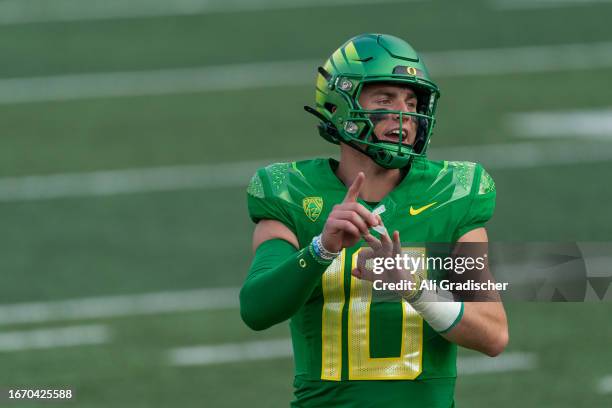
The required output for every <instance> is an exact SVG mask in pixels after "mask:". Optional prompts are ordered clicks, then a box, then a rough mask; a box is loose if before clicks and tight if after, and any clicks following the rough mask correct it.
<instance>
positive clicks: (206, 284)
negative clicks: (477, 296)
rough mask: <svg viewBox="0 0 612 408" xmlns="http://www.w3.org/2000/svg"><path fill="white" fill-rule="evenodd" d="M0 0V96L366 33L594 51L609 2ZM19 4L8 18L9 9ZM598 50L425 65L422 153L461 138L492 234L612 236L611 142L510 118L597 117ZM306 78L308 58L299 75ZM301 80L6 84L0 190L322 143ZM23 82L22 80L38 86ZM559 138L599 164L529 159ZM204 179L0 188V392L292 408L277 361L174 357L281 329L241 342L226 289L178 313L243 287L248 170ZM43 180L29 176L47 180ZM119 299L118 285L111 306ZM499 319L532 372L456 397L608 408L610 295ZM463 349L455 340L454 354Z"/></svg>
mask: <svg viewBox="0 0 612 408" xmlns="http://www.w3.org/2000/svg"><path fill="white" fill-rule="evenodd" d="M22 1H23V3H32V4H35V5H36V4H38V7H42V6H41V4H42V3H40V2H38V3H36V2H34V1H33V0H22ZM10 2H11V3H12V4H16V2H15V1H12V0H11V1H10ZM83 2H84V3H89V2H91V3H92V4H94V2H93V1H92V0H81V3H83ZM3 3H9V1H8V0H0V93H2V92H5V91H6V90H7V89H9V88H8V86H9V85H8V84H9V82H10V81H9V80H10V79H19V78H21V79H24V78H33V77H38V78H42V79H43V80H44V78H47V77H49V76H56V75H68V76H72V75H75V74H85V73H112V72H127V71H151V70H168V69H173V68H198V69H199V68H203V67H209V66H223V65H227V64H247V63H252V62H267V61H273V62H283V61H294V60H305V61H310V60H313V61H316V60H320V61H323V60H324V59H325V58H326V57H327V56H328V54H329V53H330V52H331V51H333V50H334V49H335V48H336V47H337V46H338V45H339V44H340V43H342V42H343V41H344V40H346V39H347V38H349V37H350V36H352V35H355V34H358V33H360V32H367V31H372V32H387V33H390V34H394V35H397V36H400V37H403V38H406V39H407V40H408V41H410V42H411V43H412V44H413V45H414V46H415V47H416V48H417V49H419V50H422V51H424V52H425V53H426V55H427V53H430V54H431V55H438V56H439V55H441V54H440V53H445V52H446V51H456V50H472V49H476V50H480V49H489V50H490V51H491V53H490V54H487V55H498V56H499V55H501V56H503V54H504V52H503V51H500V49H503V48H514V47H526V46H536V45H538V46H552V47H553V48H554V47H555V46H557V47H558V46H563V45H565V44H586V45H589V44H591V45H592V44H598V43H601V44H607V43H608V42H612V28H611V26H610V24H609V16H610V15H612V4H610V3H606V2H604V3H601V4H586V5H574V6H572V5H570V6H565V7H558V6H554V5H552V6H550V7H543V8H535V9H520V8H519V9H511V10H507V9H501V8H498V7H497V6H496V4H498V3H499V1H497V2H496V1H493V0H492V1H485V0H483V1H461V2H459V1H450V0H447V1H438V0H430V1H426V0H422V1H407V2H401V1H396V2H391V1H387V2H385V1H373V2H371V3H370V4H369V5H356V4H348V3H350V2H345V3H346V4H344V5H336V6H328V7H318V6H312V7H301V8H288V9H278V8H277V9H274V8H273V9H267V8H266V7H267V6H266V5H267V4H279V3H280V2H278V1H276V2H274V1H269V2H266V1H261V2H257V4H260V7H255V6H253V4H251V3H249V1H248V0H243V1H237V0H236V1H234V2H233V3H236V4H246V3H249V4H251V7H252V8H253V7H255V9H254V10H251V11H240V10H238V11H222V12H215V13H210V14H207V13H196V14H192V15H184V16H172V15H169V16H157V17H151V18H129V19H120V18H111V19H106V20H87V19H75V21H70V22H53V21H49V22H44V21H41V22H36V23H27V24H26V23H11V24H9V23H6V21H8V20H10V18H9V17H10V16H9V14H8V12H6V10H8V8H5V9H3V8H2V7H3ZM68 3H70V2H65V3H62V4H68ZM144 3H146V2H139V3H137V4H141V5H142V4H144ZM152 3H156V2H152ZM332 3H338V4H339V3H342V2H340V1H338V2H332ZM506 3H507V2H506ZM62 4H60V5H59V6H58V7H60V6H61V7H64V6H63V5H62ZM318 4H321V2H318ZM135 7H136V8H137V5H136V6H135ZM143 7H144V6H143ZM103 8H104V7H103ZM258 8H259V9H258ZM26 9H27V7H25V6H24V8H22V9H19V10H22V12H23V13H26V14H27V12H28V11H27V10H26ZM2 10H5V13H6V14H5V15H2V13H3V11H2ZM23 10H26V11H23ZM30 11H31V10H30ZM42 15H44V13H42ZM7 16H8V17H7ZM557 49H559V48H557ZM611 49H612V48H610V45H609V44H608V46H607V48H606V47H603V48H602V50H600V51H599V52H597V51H591V52H590V53H589V54H588V58H586V59H585V60H584V61H583V67H582V68H580V69H575V68H571V66H572V65H573V64H575V61H574V60H572V58H574V56H573V55H569V54H564V53H563V52H560V53H559V54H558V55H557V58H558V61H559V63H558V64H555V67H554V68H551V67H549V68H546V69H540V70H535V71H534V70H532V71H531V72H529V70H521V69H517V70H516V71H513V69H512V68H509V69H508V70H506V71H505V72H499V73H488V72H484V73H474V74H465V73H463V74H461V73H453V72H449V70H450V69H449V68H448V67H446V68H445V67H443V66H437V67H434V66H432V67H431V71H432V74H433V76H434V79H435V78H436V69H438V70H439V72H440V73H441V74H440V76H439V77H438V79H437V81H438V84H439V85H440V87H441V89H442V99H441V101H440V108H439V113H438V120H439V122H438V126H437V128H436V132H435V135H434V137H433V141H432V146H431V149H430V151H431V153H432V154H433V155H435V154H436V152H442V153H443V152H447V151H450V150H445V149H451V148H457V147H462V146H469V147H471V149H473V151H472V155H473V156H475V159H478V160H479V161H482V162H483V163H485V164H487V165H488V166H487V167H488V168H489V169H490V173H491V174H492V176H493V177H494V178H495V181H496V184H497V191H498V203H497V210H496V214H495V216H494V218H493V220H492V222H491V223H490V225H489V235H490V238H491V240H494V241H521V240H522V241H531V240H533V241H606V240H608V241H609V240H611V239H612V218H611V217H610V215H609V214H610V213H609V211H610V206H609V203H610V201H611V200H612V189H610V187H609V184H610V182H609V177H610V174H611V173H612V143H611V142H610V141H611V140H612V133H608V135H607V137H606V136H603V137H599V138H598V140H596V141H595V140H593V139H590V138H585V137H583V135H580V134H577V135H575V136H574V137H558V138H556V137H552V138H546V139H544V140H540V139H536V138H533V137H529V135H517V134H515V132H514V131H513V130H512V128H511V127H510V126H508V122H507V116H506V115H507V114H509V113H514V112H531V111H565V110H567V111H570V110H577V109H583V110H589V109H599V108H610V106H611V105H612V103H611V102H610V101H611V100H612V88H610V85H609V82H610V77H611V76H612V60H610V57H609V54H606V52H610V50H611ZM444 55H448V54H444ZM530 55H533V54H530ZM606 61H607V62H606ZM426 62H427V60H426ZM521 64H522V65H523V66H528V65H529V62H525V61H523V62H520V61H519V65H521ZM568 67H569V68H568ZM315 70H316V66H312V79H313V84H314V75H315ZM451 71H452V70H451ZM308 82H309V79H308V78H306V79H305V78H303V77H301V78H296V79H295V83H292V84H289V85H287V84H284V85H282V86H258V87H249V88H248V89H240V88H239V87H238V88H236V89H231V90H229V89H228V90H216V91H209V92H207V91H197V90H194V91H191V92H186V91H184V90H183V91H180V92H175V93H174V92H172V93H164V94H160V95H138V94H134V95H131V96H124V97H92V98H81V99H78V98H77V99H72V100H52V99H51V100H46V101H43V100H40V101H37V102H34V101H33V102H29V103H16V102H15V103H11V102H10V98H11V95H10V94H7V93H5V95H0V100H3V101H5V102H2V103H0V122H1V123H2V134H1V136H0V192H1V191H2V188H4V187H3V186H6V185H7V183H8V182H7V180H9V179H10V180H12V182H13V183H18V184H19V183H21V184H20V185H24V184H23V183H26V181H27V179H25V178H24V177H25V176H31V175H53V174H58V173H74V174H76V175H77V176H78V175H83V174H86V173H88V172H93V171H107V170H124V169H139V168H140V169H143V168H147V169H148V168H154V167H160V166H176V165H213V164H214V165H216V164H218V165H223V164H228V163H241V162H244V161H250V160H268V159H270V160H273V159H292V158H303V157H308V156H310V155H323V154H334V152H335V147H334V146H332V145H329V144H326V142H325V141H323V139H321V138H320V137H319V136H318V135H317V133H316V130H315V120H314V119H313V118H311V117H309V116H308V115H307V114H306V113H304V112H303V111H302V106H303V105H304V104H310V103H312V101H313V98H314V86H313V85H306V84H308ZM20 83H26V82H20ZM28 83H29V84H30V85H29V86H30V87H31V88H32V89H30V91H31V92H37V90H36V88H37V85H36V83H35V82H33V81H30V82H28ZM32 84H33V85H32ZM10 89H14V88H10ZM40 93H41V92H39V94H40ZM17 96H18V95H17V93H15V97H17ZM530 142H532V143H533V144H534V145H537V149H539V151H541V152H544V155H543V159H542V160H541V161H540V162H539V163H538V165H536V166H528V167H520V166H519V165H518V164H517V165H509V166H496V163H495V160H491V158H487V157H478V155H479V154H481V153H479V152H483V151H484V150H483V147H486V146H488V145H494V144H495V145H499V144H502V145H504V146H513V145H519V144H523V143H530ZM560 145H562V146H567V151H568V154H569V155H570V156H571V155H572V151H573V150H576V151H578V152H579V151H581V150H582V149H585V148H590V149H592V150H593V151H597V153H598V154H601V155H600V156H598V155H593V157H589V156H587V157H583V158H582V159H581V160H580V163H567V162H563V161H561V162H560V161H558V160H557V161H555V160H552V159H550V157H551V156H548V155H546V152H547V150H548V149H549V148H551V149H552V148H553V147H554V146H560ZM513 154H516V153H515V150H512V149H511V148H509V149H508V150H507V157H506V159H507V160H508V161H509V162H510V163H513V162H514V161H516V162H518V161H519V159H520V158H519V157H516V158H515V157H513V156H512V155H513ZM606 155H607V157H608V160H605V157H606ZM601 157H604V159H602V158H601ZM449 159H462V157H449ZM515 159H516V160H515ZM487 160H488V161H487ZM207 171H209V172H210V173H211V174H212V177H214V178H215V179H216V180H218V183H217V184H216V185H214V186H213V185H209V186H207V187H203V188H197V187H192V188H181V189H174V190H171V189H168V190H167V191H149V192H136V193H126V194H109V195H101V196H98V195H88V194H81V195H80V196H78V197H66V196H62V194H59V197H58V198H55V199H10V198H6V199H0V228H1V229H2V234H0V248H1V250H0V273H1V276H2V280H1V284H0V389H1V388H3V387H4V388H7V387H13V386H15V387H19V388H36V387H44V388H49V387H54V388H59V387H70V388H73V389H74V390H75V392H76V399H75V400H74V401H72V402H66V403H58V404H55V405H52V406H67V407H70V406H75V407H76V406H78V407H100V408H101V407H177V406H180V407H222V408H225V407H242V406H252V407H277V406H288V401H289V400H290V399H291V393H292V362H291V359H290V358H289V357H287V356H280V357H275V358H272V357H271V358H262V359H261V360H257V361H226V362H217V363H215V364H212V363H211V364H202V365H193V366H179V365H175V364H172V359H171V355H172V350H175V349H177V348H183V347H191V346H220V347H221V346H228V345H230V346H231V345H233V344H236V343H250V342H254V341H267V340H272V339H285V338H287V337H288V335H289V334H288V328H287V326H286V325H285V324H283V325H279V326H278V327H274V328H272V329H270V330H268V331H265V332H259V333H255V332H251V331H250V330H249V329H248V328H247V327H246V326H245V325H244V324H243V323H242V322H241V320H240V316H239V313H238V309H237V307H236V301H237V300H236V299H235V298H234V297H233V298H232V299H230V300H228V301H226V302H225V303H227V304H225V305H224V306H218V307H217V308H215V307H214V306H211V305H210V304H208V305H207V304H205V302H204V301H202V300H201V299H200V301H199V302H200V303H198V304H196V305H195V306H194V305H192V306H191V308H190V306H189V305H186V300H185V299H186V296H187V294H188V292H187V291H189V290H194V289H197V290H200V289H214V288H237V287H239V286H240V284H241V282H242V280H243V278H244V276H245V274H246V271H247V268H248V265H249V262H250V256H251V249H250V234H251V231H252V225H251V223H250V221H249V219H248V217H247V213H246V195H245V186H246V184H247V182H248V180H249V175H248V174H246V173H245V174H244V177H243V182H235V181H231V182H228V184H227V185H224V184H223V183H224V180H226V178H227V177H228V176H227V174H224V173H223V172H215V171H214V170H207ZM10 180H9V181H10ZM44 180H47V179H43V185H46V186H47V188H49V189H53V188H55V187H53V186H54V184H44V183H46V182H45V181H44ZM36 185H37V186H38V187H36V188H35V189H38V190H40V189H43V187H40V185H41V184H36ZM0 196H2V194H0ZM610 290H612V289H610ZM159 292H171V295H169V296H170V297H171V298H172V301H175V302H178V303H179V304H180V305H182V306H180V307H177V308H178V309H180V310H174V311H171V310H170V309H172V305H171V304H170V302H171V301H170V300H168V298H163V299H162V300H159V299H157V298H156V299H153V300H150V301H149V303H147V302H143V304H145V303H146V304H145V305H144V306H143V305H140V306H138V305H135V303H134V302H137V301H136V300H134V299H142V298H134V295H139V294H154V293H159ZM202 293H204V294H210V296H216V295H215V294H216V293H219V292H215V291H208V292H206V291H203V292H202ZM182 294H185V296H183V295H182ZM116 295H121V296H125V297H121V298H116V299H110V300H109V299H108V298H107V297H108V296H116ZM202 296H206V295H202ZM94 297H104V298H105V299H106V301H100V302H102V303H103V304H104V305H103V306H101V308H100V309H99V310H107V311H108V313H106V314H104V313H101V314H99V315H96V316H94V315H92V314H89V315H88V314H87V310H88V309H87V307H90V308H93V309H96V305H95V304H93V301H92V298H94ZM69 299H88V300H87V301H85V302H84V303H82V304H80V306H75V305H74V304H73V305H71V306H70V307H69V309H70V310H68V311H67V310H60V309H61V305H62V304H61V303H59V305H60V306H57V305H58V303H53V304H51V305H49V304H47V303H44V304H43V305H39V306H38V309H36V308H35V307H30V309H26V308H24V307H21V308H20V309H18V308H16V307H15V305H19V304H22V303H32V302H62V301H65V300H69ZM147 299H149V298H147ZM122 302H123V303H122ZM126 302H127V303H126ZM130 302H132V303H130ZM196 303H197V302H196ZM213 303H215V302H212V301H211V304H213ZM221 303H222V302H221ZM160 304H161V305H162V306H159V305H160ZM53 305H55V306H53ZM155 305H157V306H158V307H159V310H155ZM53 307H55V309H48V308H53ZM113 307H114V309H113ZM139 307H140V309H138V308H139ZM15 310H17V312H16V311H15ZM36 310H38V311H40V310H55V312H53V313H51V312H49V313H50V314H49V315H44V314H40V313H38V312H36ZM113 310H114V313H113V312H112V311H113ZM137 310H140V311H141V313H138V312H137ZM142 310H146V313H145V312H142ZM121 311H124V312H121ZM507 312H508V317H509V324H510V338H511V339H510V344H509V346H508V349H507V353H508V354H509V355H513V354H512V353H515V354H514V355H516V353H524V354H528V355H529V356H530V357H529V358H530V361H531V363H530V365H529V367H523V368H519V369H516V370H512V369H507V370H505V369H502V370H500V371H498V372H480V373H474V374H469V375H462V376H460V378H459V380H458V386H457V406H458V407H475V408H478V407H490V406H495V407H497V408H506V407H508V408H509V407H512V408H516V407H544V406H554V407H563V408H569V407H608V406H612V390H609V391H607V392H606V391H605V390H604V391H602V390H601V389H600V388H601V385H600V382H601V380H602V379H603V378H610V376H612V351H611V350H610V344H612V325H611V324H610V316H611V315H612V304H610V303H590V304H578V303H575V304H560V303H556V304H536V303H532V304H524V303H523V304H519V303H514V304H508V305H507ZM70 313H72V315H70ZM121 313H123V315H119V314H121ZM66 327H76V330H77V331H78V330H80V329H79V328H83V327H90V328H91V327H94V328H95V330H94V331H95V332H96V333H98V334H97V335H94V334H92V335H91V336H90V337H89V342H90V343H95V344H75V345H64V346H63V347H52V346H48V347H47V348H42V347H43V345H44V344H45V341H48V337H49V336H45V335H43V334H40V333H41V332H40V330H47V329H60V328H66ZM37 331H38V332H37ZM27 333H30V334H29V335H28V334H27ZM32 333H39V334H38V337H36V336H35V335H33V334H32ZM100 333H101V334H100ZM90 334H91V333H90ZM85 337H87V336H85ZM24 339H25V340H24ZM65 340H66V339H65V338H64V339H61V338H60V339H58V338H57V337H56V338H55V340H54V341H57V342H59V343H61V342H62V341H65ZM83 342H84V343H87V342H88V340H87V338H86V339H84V340H83ZM36 347H39V348H38V349H37V348H36ZM214 350H223V349H214ZM230 350H231V349H230ZM219 354H222V353H221V352H219ZM230 354H231V353H230ZM281 354H282V353H281ZM474 355H475V353H472V352H468V351H462V358H469V357H473V356H474ZM238 360H239V359H238ZM610 382H611V383H612V380H610ZM610 389H612V386H610ZM1 402H2V403H5V402H6V400H4V401H1ZM9 406H15V407H28V406H39V405H36V404H32V403H27V402H19V403H14V404H9Z"/></svg>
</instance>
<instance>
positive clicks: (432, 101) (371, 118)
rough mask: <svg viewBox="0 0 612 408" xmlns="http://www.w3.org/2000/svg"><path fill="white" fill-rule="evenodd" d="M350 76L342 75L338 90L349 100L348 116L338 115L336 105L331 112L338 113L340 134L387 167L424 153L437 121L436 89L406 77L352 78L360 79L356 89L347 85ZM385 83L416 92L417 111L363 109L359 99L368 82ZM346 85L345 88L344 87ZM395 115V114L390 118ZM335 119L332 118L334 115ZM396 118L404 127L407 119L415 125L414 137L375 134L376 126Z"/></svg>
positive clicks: (401, 165)
mask: <svg viewBox="0 0 612 408" xmlns="http://www.w3.org/2000/svg"><path fill="white" fill-rule="evenodd" d="M347 81H349V80H348V79H347V78H345V77H342V78H339V80H338V83H339V84H340V86H338V88H337V89H335V91H336V92H337V93H338V94H339V95H340V96H342V97H343V99H344V100H345V101H346V102H348V103H347V104H346V105H348V106H349V109H347V111H346V116H339V114H340V113H339V112H336V107H335V106H334V107H333V108H332V109H333V110H334V111H333V112H331V113H332V114H333V117H337V122H336V121H334V125H336V128H337V131H338V134H339V138H340V140H341V141H342V142H344V143H346V144H348V145H349V146H351V147H353V148H354V149H357V150H359V151H360V152H362V153H364V154H365V155H367V156H369V157H370V158H371V159H372V160H374V162H376V163H377V164H378V165H380V166H381V167H385V168H401V167H405V166H406V165H408V163H409V162H410V160H411V158H412V157H415V156H425V153H426V151H427V145H428V141H429V138H430V136H431V133H432V130H433V127H434V124H435V116H434V113H435V105H436V95H435V93H433V92H431V91H429V90H427V89H423V88H419V87H418V86H416V85H415V84H414V83H412V82H407V81H404V80H396V81H390V80H389V78H385V79H384V80H382V81H376V80H373V79H369V80H359V81H355V80H352V81H351V83H354V82H358V84H359V85H358V86H357V88H356V90H355V92H351V88H352V85H348V84H347ZM374 83H384V84H388V85H391V86H406V87H408V88H410V89H411V90H413V91H414V92H415V95H416V98H417V107H416V111H415V112H409V111H396V110H387V109H364V108H363V107H362V106H361V104H360V103H359V97H360V95H361V92H362V90H363V88H364V86H365V85H367V84H374ZM342 88H344V89H342ZM391 117H393V118H391ZM332 120H333V119H332ZM385 120H386V121H389V120H394V121H396V122H397V124H398V126H397V127H398V128H399V129H400V130H401V129H404V128H405V125H406V123H407V122H413V123H415V125H416V131H415V135H414V138H413V140H412V141H410V143H408V141H407V140H402V137H401V136H399V135H398V137H397V141H392V140H388V139H384V138H382V137H381V136H380V135H377V134H376V131H375V130H376V126H377V124H378V123H379V122H381V121H385Z"/></svg>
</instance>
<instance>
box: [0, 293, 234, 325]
mask: <svg viewBox="0 0 612 408" xmlns="http://www.w3.org/2000/svg"><path fill="white" fill-rule="evenodd" d="M238 292H239V288H207V289H198V290H184V291H175V292H157V293H147V294H139V295H118V296H103V297H90V298H82V299H72V300H58V301H51V302H34V303H15V304H6V305H0V326H7V325H12V324H22V323H44V322H53V321H66V320H84V319H101V318H109V317H121V316H135V315H136V316H137V315H151V314H159V313H172V312H188V311H197V310H218V309H234V308H236V307H238Z"/></svg>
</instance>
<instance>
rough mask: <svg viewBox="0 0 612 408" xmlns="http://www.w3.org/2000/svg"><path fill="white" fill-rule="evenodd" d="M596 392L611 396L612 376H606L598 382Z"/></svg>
mask: <svg viewBox="0 0 612 408" xmlns="http://www.w3.org/2000/svg"><path fill="white" fill-rule="evenodd" d="M597 391H599V393H600V394H612V375H607V376H605V377H602V378H601V379H600V380H599V382H598V383H597Z"/></svg>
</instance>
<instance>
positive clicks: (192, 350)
mask: <svg viewBox="0 0 612 408" xmlns="http://www.w3.org/2000/svg"><path fill="white" fill-rule="evenodd" d="M292 355H293V350H292V348H291V339H275V340H260V341H252V342H245V343H226V344H219V345H214V346H210V345H206V346H194V347H181V348H176V349H172V350H170V351H169V352H168V361H169V363H170V364H171V365H176V366H201V365H211V364H227V363H238V362H244V361H254V360H270V359H276V358H288V357H291V356H292ZM536 365H537V362H536V358H535V355H534V354H533V353H521V352H508V353H504V354H502V355H501V356H499V357H495V358H490V357H485V356H475V357H459V358H458V359H457V370H458V372H459V374H463V375H468V374H481V373H499V372H506V371H519V370H532V369H534V368H535V367H536Z"/></svg>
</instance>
